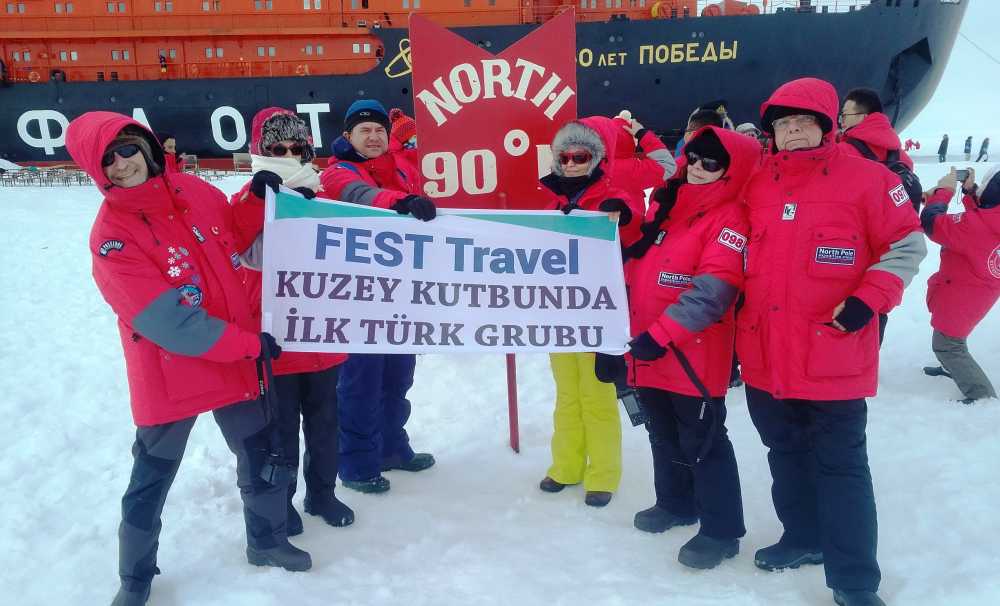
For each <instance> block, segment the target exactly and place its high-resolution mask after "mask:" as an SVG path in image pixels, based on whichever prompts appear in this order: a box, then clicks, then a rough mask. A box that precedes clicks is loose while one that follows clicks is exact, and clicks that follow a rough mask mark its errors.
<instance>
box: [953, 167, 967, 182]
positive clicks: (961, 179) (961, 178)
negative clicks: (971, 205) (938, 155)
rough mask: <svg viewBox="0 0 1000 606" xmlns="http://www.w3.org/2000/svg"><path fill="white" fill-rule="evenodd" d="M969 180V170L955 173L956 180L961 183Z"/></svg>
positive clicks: (964, 169) (965, 169)
mask: <svg viewBox="0 0 1000 606" xmlns="http://www.w3.org/2000/svg"><path fill="white" fill-rule="evenodd" d="M968 178H969V169H967V168H963V169H961V170H956V171H955V179H957V180H958V182H959V183H965V180H966V179H968Z"/></svg>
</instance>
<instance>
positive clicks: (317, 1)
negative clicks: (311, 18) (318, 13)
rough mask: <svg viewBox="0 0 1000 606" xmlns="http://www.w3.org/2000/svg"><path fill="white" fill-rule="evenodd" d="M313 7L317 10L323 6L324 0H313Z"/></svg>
mask: <svg viewBox="0 0 1000 606" xmlns="http://www.w3.org/2000/svg"><path fill="white" fill-rule="evenodd" d="M313 8H314V9H316V10H319V9H321V8H323V0H313Z"/></svg>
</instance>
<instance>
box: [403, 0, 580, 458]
mask: <svg viewBox="0 0 1000 606" xmlns="http://www.w3.org/2000/svg"><path fill="white" fill-rule="evenodd" d="M410 52H411V59H412V61H413V91H414V92H413V107H414V117H415V119H416V122H417V140H418V142H419V143H418V145H417V150H418V152H419V155H420V172H421V174H422V177H423V189H424V195H426V196H427V197H429V198H432V199H434V201H435V203H437V204H438V205H439V206H442V207H452V208H501V209H505V208H511V209H539V208H541V207H542V206H543V205H544V203H545V201H546V199H547V196H546V194H545V193H544V192H543V191H542V190H541V186H540V185H539V183H538V179H539V178H540V177H542V176H544V175H545V174H547V173H548V172H549V165H550V162H551V151H550V149H549V144H550V143H551V141H552V138H553V137H554V136H555V134H556V131H558V130H559V128H560V127H561V126H562V125H563V124H565V123H566V122H568V121H570V120H573V119H575V118H576V100H577V94H576V16H575V12H574V11H572V10H569V11H566V12H564V13H562V14H561V15H559V16H557V17H555V18H553V19H551V20H549V21H548V22H547V23H545V24H544V25H542V26H541V27H538V28H537V29H535V30H534V31H532V32H531V33H530V34H528V35H527V36H525V37H524V38H522V39H520V40H518V41H517V42H515V43H514V44H513V45H511V46H510V47H508V48H506V49H504V50H503V51H501V52H500V53H499V54H497V55H494V54H492V53H491V52H489V51H488V50H486V49H484V48H481V47H480V46H478V45H476V44H473V43H471V42H469V41H467V40H465V39H464V38H462V37H461V36H459V35H457V34H454V33H452V32H450V31H448V30H447V29H445V28H443V27H441V26H439V25H437V24H435V23H433V22H432V21H430V20H428V19H427V18H425V17H421V16H420V15H417V14H413V15H411V17H410ZM507 394H508V410H509V413H510V446H511V448H513V449H514V451H515V452H517V451H519V450H520V444H519V442H520V440H519V436H518V427H517V377H516V367H515V365H514V356H513V355H508V356H507Z"/></svg>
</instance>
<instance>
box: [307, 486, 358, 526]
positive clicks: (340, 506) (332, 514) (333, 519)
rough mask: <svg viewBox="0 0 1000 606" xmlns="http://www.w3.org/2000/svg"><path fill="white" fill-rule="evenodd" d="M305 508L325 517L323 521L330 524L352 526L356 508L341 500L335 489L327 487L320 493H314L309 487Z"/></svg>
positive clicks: (313, 513)
mask: <svg viewBox="0 0 1000 606" xmlns="http://www.w3.org/2000/svg"><path fill="white" fill-rule="evenodd" d="M305 509H306V513H308V514H311V515H314V516H319V517H321V518H323V521H324V522H326V523H327V524H329V525H330V526H337V527H341V526H350V525H351V524H353V523H354V510H352V509H351V508H350V507H348V506H347V505H345V504H344V503H343V502H341V500H340V499H338V498H337V495H335V494H334V492H333V489H326V490H324V491H322V492H320V493H313V492H312V491H310V490H308V489H307V490H306V499H305Z"/></svg>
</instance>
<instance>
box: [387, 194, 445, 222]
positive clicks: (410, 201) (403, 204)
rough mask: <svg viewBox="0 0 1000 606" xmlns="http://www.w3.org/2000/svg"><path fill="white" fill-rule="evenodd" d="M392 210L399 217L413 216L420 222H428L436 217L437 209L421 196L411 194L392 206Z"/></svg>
mask: <svg viewBox="0 0 1000 606" xmlns="http://www.w3.org/2000/svg"><path fill="white" fill-rule="evenodd" d="M392 210H394V211H396V212H398V213H399V214H401V215H413V216H414V217H416V218H417V219H420V220H421V221H430V220H431V219H433V218H434V217H436V216H437V207H436V206H434V203H433V202H431V201H430V200H428V199H427V198H424V197H423V196H417V195H413V194H410V195H409V196H406V197H405V198H403V199H402V200H400V201H399V202H396V203H395V204H393V205H392Z"/></svg>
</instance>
